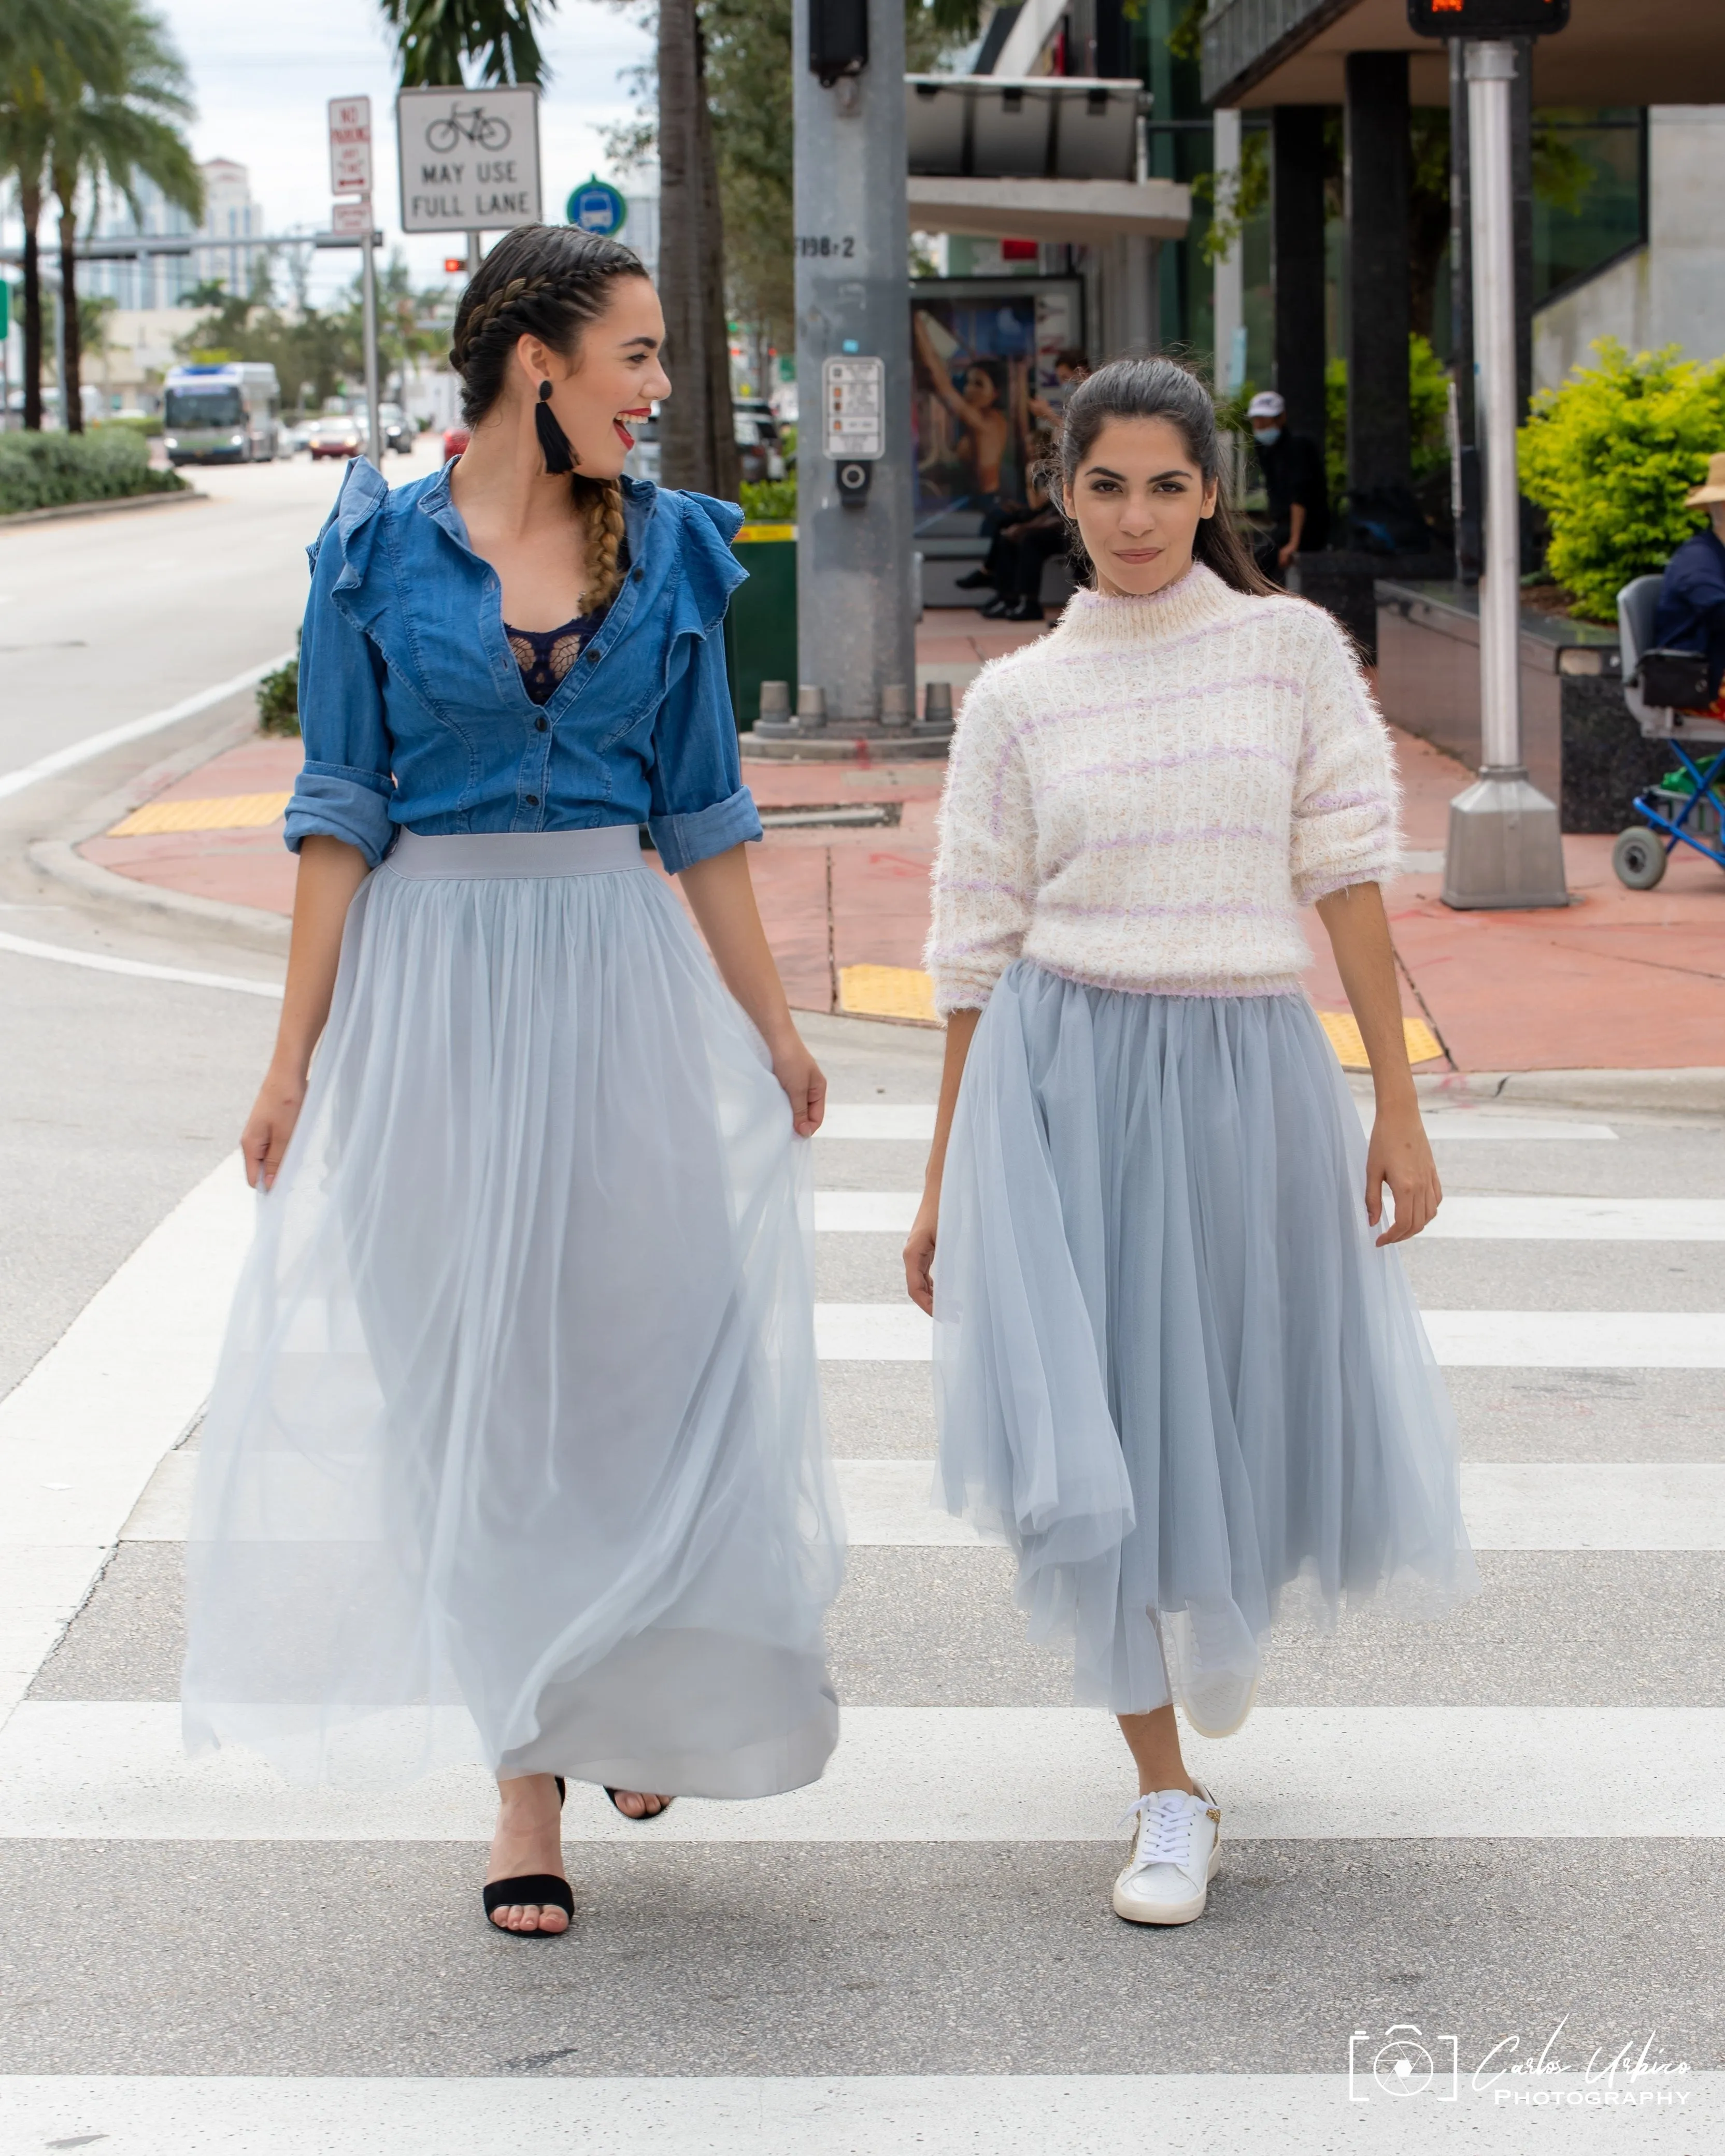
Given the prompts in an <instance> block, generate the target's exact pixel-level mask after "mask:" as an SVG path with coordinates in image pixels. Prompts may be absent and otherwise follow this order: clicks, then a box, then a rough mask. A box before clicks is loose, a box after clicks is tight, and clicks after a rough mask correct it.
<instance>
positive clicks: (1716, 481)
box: [1653, 451, 1725, 706]
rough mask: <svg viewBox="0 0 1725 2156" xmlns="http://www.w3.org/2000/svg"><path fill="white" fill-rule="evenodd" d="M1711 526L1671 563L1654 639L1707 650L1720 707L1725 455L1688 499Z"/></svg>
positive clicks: (1713, 461)
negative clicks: (1704, 511)
mask: <svg viewBox="0 0 1725 2156" xmlns="http://www.w3.org/2000/svg"><path fill="white" fill-rule="evenodd" d="M1683 506H1684V507H1685V508H1686V509H1704V510H1706V511H1707V523H1706V525H1705V526H1703V527H1702V530H1701V531H1697V532H1694V533H1692V535H1691V536H1689V537H1688V538H1687V539H1686V540H1685V541H1684V542H1683V543H1682V545H1681V547H1678V549H1677V551H1676V553H1675V554H1673V555H1672V557H1671V560H1670V561H1669V562H1666V567H1665V580H1664V582H1663V583H1661V585H1660V588H1659V608H1658V611H1657V612H1656V613H1655V615H1654V617H1653V640H1654V642H1655V644H1657V645H1658V646H1659V647H1660V648H1661V649H1662V650H1666V651H1704V652H1706V654H1707V694H1708V696H1710V697H1711V698H1712V701H1713V702H1714V704H1715V706H1717V704H1718V702H1719V701H1720V699H1719V684H1720V681H1721V680H1722V679H1725V451H1721V452H1720V454H1718V455H1717V456H1712V457H1709V458H1708V459H1707V478H1706V480H1705V481H1704V482H1703V484H1702V485H1700V486H1698V487H1697V488H1695V490H1693V491H1692V493H1689V494H1686V495H1684V497H1683Z"/></svg>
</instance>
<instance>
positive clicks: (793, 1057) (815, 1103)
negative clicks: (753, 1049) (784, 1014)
mask: <svg viewBox="0 0 1725 2156" xmlns="http://www.w3.org/2000/svg"><path fill="white" fill-rule="evenodd" d="M770 1053H771V1055H772V1057H773V1076H774V1077H775V1078H776V1079H778V1082H779V1084H780V1085H781V1086H783V1088H784V1096H785V1098H786V1100H788V1101H789V1102H790V1104H791V1127H792V1128H793V1130H794V1131H795V1132H796V1133H797V1136H798V1137H799V1138H812V1137H814V1133H815V1132H817V1131H818V1130H819V1128H820V1126H821V1121H822V1118H823V1117H824V1116H825V1114H826V1111H827V1081H826V1074H825V1072H824V1070H822V1069H821V1067H820V1065H819V1064H818V1063H817V1062H816V1061H815V1060H814V1057H813V1056H812V1055H810V1054H809V1050H808V1047H807V1045H805V1043H804V1041H803V1036H802V1035H801V1034H799V1033H798V1032H797V1031H796V1030H795V1029H788V1031H787V1032H786V1033H785V1034H784V1035H783V1037H782V1038H781V1039H778V1040H777V1041H775V1042H773V1044H772V1046H771V1050H770Z"/></svg>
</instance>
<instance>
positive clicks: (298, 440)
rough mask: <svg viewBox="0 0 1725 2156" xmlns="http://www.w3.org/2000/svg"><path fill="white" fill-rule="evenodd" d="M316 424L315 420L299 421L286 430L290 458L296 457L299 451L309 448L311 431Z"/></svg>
mask: <svg viewBox="0 0 1725 2156" xmlns="http://www.w3.org/2000/svg"><path fill="white" fill-rule="evenodd" d="M316 424H317V422H316V419H301V420H300V421H298V422H297V423H295V425H293V426H291V427H290V428H289V429H288V430H287V450H288V454H289V455H290V456H295V457H296V456H298V454H300V450H301V449H310V448H311V430H312V429H313V428H314V427H315V426H316Z"/></svg>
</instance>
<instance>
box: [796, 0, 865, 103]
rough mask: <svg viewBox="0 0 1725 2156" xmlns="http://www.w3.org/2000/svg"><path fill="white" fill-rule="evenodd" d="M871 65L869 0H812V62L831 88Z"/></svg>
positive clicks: (822, 82) (824, 86)
mask: <svg viewBox="0 0 1725 2156" xmlns="http://www.w3.org/2000/svg"><path fill="white" fill-rule="evenodd" d="M868 64H869V0H809V69H810V70H811V72H813V73H814V74H818V75H819V77H820V86H821V88H822V89H823V90H830V89H831V88H832V86H833V85H834V83H835V82H837V81H838V80H839V76H840V75H845V74H861V73H862V71H863V69H865V67H866V66H867V65H868Z"/></svg>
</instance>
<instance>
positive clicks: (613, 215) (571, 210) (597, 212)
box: [563, 172, 629, 239]
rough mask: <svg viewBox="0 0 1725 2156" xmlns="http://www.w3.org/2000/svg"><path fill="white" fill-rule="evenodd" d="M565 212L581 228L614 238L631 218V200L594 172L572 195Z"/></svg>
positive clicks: (574, 224) (564, 208)
mask: <svg viewBox="0 0 1725 2156" xmlns="http://www.w3.org/2000/svg"><path fill="white" fill-rule="evenodd" d="M563 215H564V216H565V217H566V218H567V219H568V221H569V223H571V224H572V225H573V226H574V227H575V228H576V230H577V231H578V232H596V233H598V234H599V235H600V236H601V237H602V238H603V239H615V238H616V237H617V235H618V234H619V232H621V231H622V229H623V228H624V225H625V224H626V223H628V222H629V204H628V203H626V202H625V201H624V198H623V197H622V196H621V195H620V194H619V193H618V192H617V190H616V188H615V187H613V186H612V185H611V182H609V181H608V180H602V179H601V178H600V177H599V176H598V173H597V172H595V173H594V174H593V176H592V177H591V178H590V179H585V180H583V182H581V185H580V186H579V187H577V188H576V189H575V190H574V191H573V193H572V194H571V195H570V197H569V199H568V201H567V203H565V204H564V205H563Z"/></svg>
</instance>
